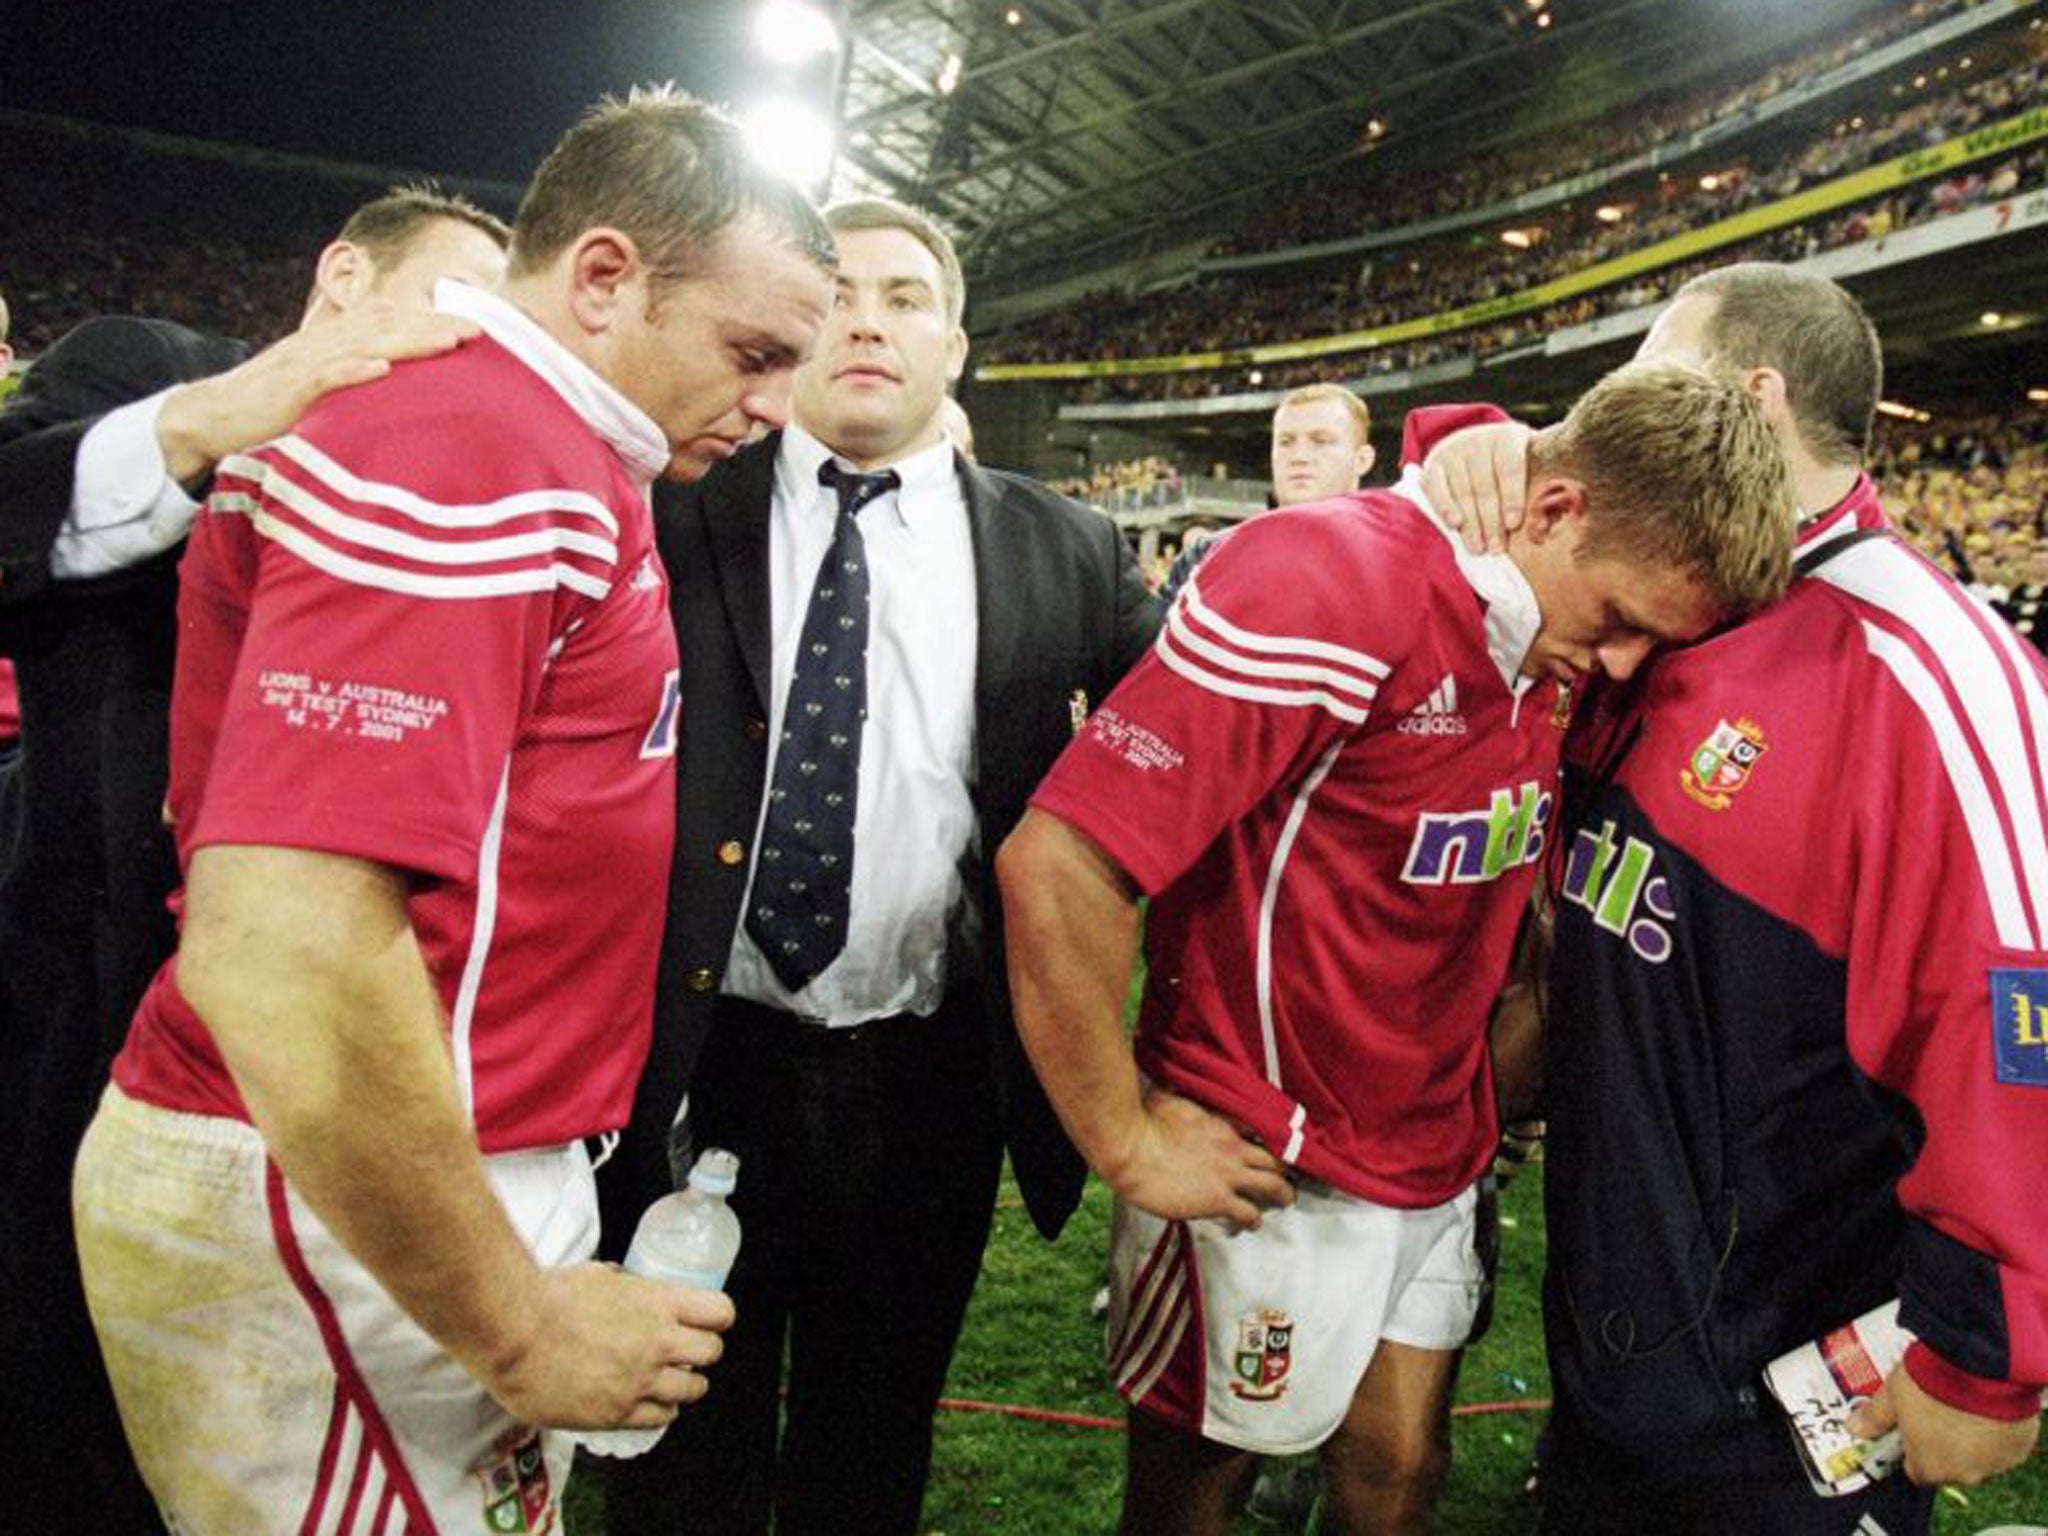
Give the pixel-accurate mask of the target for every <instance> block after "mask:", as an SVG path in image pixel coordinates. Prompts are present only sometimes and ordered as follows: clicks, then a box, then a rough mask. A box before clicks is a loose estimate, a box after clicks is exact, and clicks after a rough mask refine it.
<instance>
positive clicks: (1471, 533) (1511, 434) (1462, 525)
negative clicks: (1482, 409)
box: [1422, 421, 1535, 554]
mask: <svg viewBox="0 0 2048 1536" xmlns="http://www.w3.org/2000/svg"><path fill="white" fill-rule="evenodd" d="M1533 436H1535V434H1534V433H1533V432H1532V431H1530V429H1529V428H1527V427H1525V426H1523V425H1522V424H1521V423H1520V422H1518V421H1501V422H1491V423H1488V424H1487V425H1484V426H1478V427H1466V428H1464V429H1463V430H1462V431H1458V432H1453V433H1452V434H1451V435H1450V436H1449V437H1447V438H1445V439H1444V440H1443V441H1442V442H1440V443H1438V444H1437V445H1436V446H1435V447H1434V448H1432V449H1431V450H1430V451H1429V453H1428V454H1427V455H1426V456H1425V457H1424V458H1423V461H1422V494H1423V495H1425V496H1427V497H1428V498H1429V504H1430V505H1431V506H1432V507H1434V508H1435V509H1436V512H1437V515H1438V516H1439V517H1441V518H1442V519H1443V520H1444V522H1446V523H1447V524H1449V525H1450V526H1451V527H1452V528H1453V529H1455V530H1457V531H1458V532H1459V533H1460V534H1461V535H1463V537H1464V540H1465V547H1466V548H1467V549H1470V550H1471V551H1472V552H1473V553H1474V554H1487V553H1498V552H1499V551H1501V550H1503V549H1505V548H1506V547H1507V535H1508V534H1509V533H1510V532H1512V531H1513V530H1514V529H1516V528H1519V527H1521V526H1522V501H1523V498H1524V497H1525V496H1526V494H1527V491H1528V465H1529V439H1530V438H1531V437H1533Z"/></svg>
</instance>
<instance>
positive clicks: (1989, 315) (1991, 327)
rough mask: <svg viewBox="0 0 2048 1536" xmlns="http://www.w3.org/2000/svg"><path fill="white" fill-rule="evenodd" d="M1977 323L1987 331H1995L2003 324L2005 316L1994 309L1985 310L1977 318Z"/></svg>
mask: <svg viewBox="0 0 2048 1536" xmlns="http://www.w3.org/2000/svg"><path fill="white" fill-rule="evenodd" d="M1977 323H1978V324H1979V325H1981V326H1983V327H1984V329H1985V330H1987V331H1995V330H1997V329H1998V327H1999V326H2001V325H2003V324H2005V316H2003V315H2001V314H2000V313H1999V312H1998V311H1997V310H1995V309H1987V310H1985V311H1984V313H1983V314H1981V315H1979V316H1978V317H1977Z"/></svg>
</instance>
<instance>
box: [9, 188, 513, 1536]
mask: <svg viewBox="0 0 2048 1536" xmlns="http://www.w3.org/2000/svg"><path fill="white" fill-rule="evenodd" d="M504 237H505V231H504V226H503V225H502V224H501V223H499V221H498V220H496V219H494V218H492V217H491V216H490V215H488V214H486V213H483V212H482V211H480V210H478V209H476V208H474V207H472V206H470V205H469V204H467V203H465V202H462V201H460V200H458V199H451V198H443V197H440V196H439V195H437V194H433V193H430V192H426V191H422V190H419V189H406V190H401V191H399V192H396V193H393V194H390V195H387V196H385V197H381V198H378V199H376V200H375V201H373V202H371V203H369V204H366V205H365V206H364V207H363V208H361V209H359V210H357V212H356V214H355V215H354V216H352V217H351V218H350V220H349V221H348V223H347V224H346V225H345V226H344V227H343V229H342V231H341V232H340V234H339V235H338V236H337V238H336V239H335V240H334V241H332V242H331V243H330V244H329V245H328V246H327V247H326V248H325V249H324V250H323V251H322V252H321V254H320V257H319V259H318V262H317V263H316V266H315V269H314V282H313V287H312V291H311V294H310V296H309V298H308V302H307V307H306V312H305V316H304V319H303V321H302V322H301V326H300V328H299V330H298V331H296V332H295V333H294V334H293V335H291V336H289V337H286V338H285V339H283V340H281V341H279V342H277V343H276V344H275V345H274V346H272V347H270V348H268V349H266V350H264V351H262V352H259V353H257V354H256V355H255V356H253V357H251V356H250V355H249V352H248V349H247V348H246V347H245V346H243V345H242V344H241V343H240V342H237V341H231V340H228V339H226V338H224V337H219V336H209V335H205V334H202V333H200V332H196V331H192V330H188V329H187V328H185V327H184V326H181V325H176V324H173V323H171V322H168V321H162V320H149V319H139V318H127V317H117V318H106V319H98V320H91V321H87V322H86V323H85V324H83V325H80V326H78V327H77V328H75V329H74V330H72V331H70V332H68V333H67V334H66V335H65V336H63V337H62V338H60V339H59V340H58V341H57V342H56V343H55V344H54V345H53V346H52V347H51V348H50V349H49V351H48V352H46V353H45V354H44V355H43V356H42V357H41V358H40V359H38V360H37V362H36V364H35V366H34V367H33V368H32V369H31V370H30V372H29V374H28V375H27V377H26V378H25V379H24V380H23V382H22V385H21V387H20V388H19V389H18V390H17V391H15V393H14V394H13V395H12V396H10V397H9V399H8V401H7V403H6V407H5V409H4V410H0V654H5V655H9V656H12V657H13V658H15V659H16V660H17V662H18V664H19V671H20V686H21V710H22V740H23V756H22V760H21V762H20V765H19V768H18V774H19V781H18V782H17V783H16V784H15V785H14V786H13V789H14V791H16V792H18V793H19V795H20V798H21V807H20V809H21V825H20V834H19V842H18V844H17V845H16V848H15V850H14V853H13V856H12V857H11V858H10V859H8V860H7V861H6V862H5V863H4V865H0V992H4V993H5V994H6V996H5V998H4V1000H0V1022H4V1023H5V1026H6V1029H5V1038H4V1040H0V1081H5V1082H6V1084H7V1085H8V1087H7V1093H6V1095H5V1096H4V1100H0V1102H4V1104H5V1110H4V1114H0V1168H4V1169H5V1170H6V1172H5V1174H4V1180H0V1359H5V1360H6V1362H7V1368H6V1370H5V1371H4V1372H0V1435H5V1437H6V1439H7V1442H8V1443H10V1444H12V1445H14V1446H16V1447H18V1448H19V1450H20V1455H21V1459H22V1460H21V1470H20V1472H19V1474H18V1480H17V1482H16V1483H15V1484H14V1485H13V1486H14V1490H15V1493H16V1496H17V1498H18V1499H20V1500H21V1501H22V1507H24V1508H43V1507H47V1508H50V1509H62V1510H65V1511H67V1512H68V1513H69V1514H70V1515H71V1516H72V1517H74V1518H75V1519H76V1520H77V1521H78V1522H79V1525H80V1528H92V1529H102V1530H120V1531H140V1530H146V1529H150V1528H151V1527H152V1525H153V1522H154V1514H153V1506H152V1505H151V1503H150V1501H149V1499H148V1496H147V1495H146V1493H144V1491H143V1489H142V1485H141V1482H140V1480H139V1479H138V1478H137V1477H136V1476H135V1473H134V1470H133V1467H132V1464H131V1463H130V1461H129V1458H128V1454H127V1450H126V1447H125V1446H124V1444H123V1441H122V1436H121V1431H120V1426H119V1423H118V1422H117V1420H116V1418H115V1415H114V1409H113V1404H112V1402H111V1400H110V1399H109V1397H108V1393H107V1387H106V1381H105V1377H104V1374H103V1372H102V1368H101V1365H100V1359H99V1352H98V1349H97V1347H96V1346H95V1344H94V1342H93V1339H92V1334H91V1331H90V1325H89V1323H88V1320H87V1318H86V1314H85V1307H84V1302H83V1298H82V1296H81V1295H80V1293H79V1283H78V1276H77V1257H76V1254H75V1252H74V1250H73V1243H72V1226H71V1208H70V1181H71V1164H72V1158H73V1156H74V1154H75V1153H76V1152H77V1149H78V1143H79V1138H80V1136H81V1135H82V1134H83V1133H84V1129H85V1125H86V1122H87V1121H88V1120H89V1119H90V1117H91V1114H92V1109H93V1104H94V1102H95V1100H96V1099H97V1097H98V1094H99V1091H100V1089H101V1087H102V1086H103V1085H104V1084H105V1082H106V1080H107V1068H108V1064H109V1062H110V1061H111V1060H112V1058H113V1055H114V1052H115V1051H116V1050H117V1049H118V1048H119V1046H120V1044H121V1039H122V1037H123V1035H124V1034H125V1033H126V1029H127V1024H128V1019H129V1017H130V1015H132V1014H133V1012H134V1010H135V1005H136V1001H137V999H138V998H140V996H141V995H142V991H143V988H144V987H145V986H146V985H147V983H148V981H149V978H150V976H151V975H152V974H153V973H154V972H155V970H156V968H157V967H158V966H159V965H160V964H161V963H162V962H163V960H164V957H165V956H167V955H168V954H169V953H170V952H171V948H172V946H173V944H174V942H175V937H176V936H175V930H174V927H173V923H172V919H171V916H170V914H169V912H168V911H167V910H166V908H165V904H164V903H165V897H166V896H167V895H168V894H169V892H170V891H171V889H172V887H173V886H174V885H175V883H176V874H177V868H176V861H175V858H174V855H173V852H172V848H171V842H170V839H169V837H168V836H167V835H166V833H165V831H164V827H163V820H162V808H163V800H164V786H165V781H166V778H167V776H168V764H167V758H166V753H167V742H168V708H169V699H170V686H171V672H172V665H173V660H174V652H175V644H176V636H177V626H176V604H177V591H178V584H177V562H178V559H179V555H180V553H181V551H182V548H183V538H184V533H185V529H186V528H187V527H188V526H189V525H190V522H191V519H192V516H193V514H194V513H195V512H196V511H197V509H198V503H197V502H196V501H195V500H194V499H193V497H192V494H191V493H192V492H193V491H195V490H201V488H202V486H203V482H204V481H205V480H206V478H207V476H208V475H209V474H210V472H211V470H212V468H213V466H214V464H215V463H216V462H217V461H218V460H219V459H220V458H221V457H223V456H224V455H225V454H227V453H230V452H232V451H235V450H237V449H239V448H243V447H246V446H248V445H250V444H253V443H256V442H260V441H262V440H264V439H266V438H268V437H271V436H273V435H275V434H276V433H277V432H280V431H282V430H283V429H284V428H285V427H287V426H289V425H290V424H291V422H292V421H293V420H294V419H296V417H297V416H298V415H299V414H300V413H301V412H302V411H303V410H304V409H305V408H306V407H307V406H308V405H309V404H311V403H312V401H313V400H315V399H317V398H318V397H319V396H320V395H321V394H323V393H325V392H326V391H328V390H330V389H333V388H337V387H340V386H342V385H345V384H351V383H356V382H360V381H363V380H367V379H369V378H372V377H375V376H377V375H378V374H380V373H382V372H384V371H385V370H386V369H388V368H389V366H390V363H391V361H392V360H394V359H396V358H401V357H407V356H412V355H417V354H419V353H422V352H426V351H436V350H441V349H444V348H446V347H449V346H452V345H454V344H455V343H456V342H457V341H458V340H459V339H461V338H462V337H464V336H468V335H471V334H474V331H475V327H474V326H473V325H471V324H469V323H468V322H464V321H458V320H455V319H454V318H453V317H449V316H434V315H431V314H428V313H426V312H425V311H426V303H427V294H428V291H429V290H430V289H431V287H432V285H433V282H434V281H435V280H436V279H438V278H440V277H444V276H457V275H463V276H469V277H471V278H472V279H475V280H478V281H483V282H490V281H493V280H494V279H495V277H496V274H497V273H498V271H499V270H501V269H502V266H503V262H504V256H503V250H502V246H503V242H504ZM202 494H203V491H202ZM4 852H5V850H4V849H0V853H4Z"/></svg>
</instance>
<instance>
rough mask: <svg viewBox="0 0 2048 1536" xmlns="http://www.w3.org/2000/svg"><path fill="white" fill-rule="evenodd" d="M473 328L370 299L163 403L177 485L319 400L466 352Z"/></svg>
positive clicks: (277, 431) (161, 418)
mask: <svg viewBox="0 0 2048 1536" xmlns="http://www.w3.org/2000/svg"><path fill="white" fill-rule="evenodd" d="M476 334H477V326H476V324H475V322H474V321H470V320H465V319H462V318H461V317H460V316H457V315H445V314H439V313H436V312H434V311H431V310H426V311H420V310H410V309H408V310H401V309H400V308H398V307H397V306H396V305H394V304H392V303H391V302H390V301H389V300H387V299H368V300H365V301H364V302H363V303H362V304H360V305H358V306H357V307H356V308H354V309H351V310H350V311H349V312H348V313H347V314H344V315H336V316H332V317H330V318H328V319H326V320H324V321H323V322H321V323H320V324H318V325H314V326H308V327H306V328H305V329H302V330H297V331H294V332H292V334H291V335H289V336H287V337H285V338H284V339H283V340H282V341H278V342H274V343H273V344H272V345H270V346H268V347H265V348H264V349H263V350H262V351H261V352H258V353H257V354H256V355H255V356H254V357H252V358H250V359H249V360H248V361H247V362H245V363H243V364H241V365H240V366H239V367H236V368H230V369H229V370H228V371H227V372H226V373H220V374H215V375H214V376H213V377H212V378H208V379H200V380H197V381H196V382H194V383H191V384H186V385H182V386H181V387H179V388H177V389H174V390H172V391H171V392H170V394H169V395H168V396H166V397H165V400H164V404H163V408H162V410H161V411H160V412H159V414H158V417H157V439H158V442H159V444H160V445H161V447H162V449H163V453H164V462H165V465H166V467H167V468H168V469H169V471H170V473H171V476H172V478H173V479H176V480H179V481H181V482H190V481H192V480H194V479H196V478H198V477H199V476H202V475H204V474H206V473H208V472H209V471H211V470H212V469H213V467H214V466H215V465H217V464H218V463H219V462H220V461H221V460H222V459H224V458H226V457H227V456H228V455H229V454H231V453H238V452H240V451H241V450H243V449H245V448H253V447H255V446H256V445H257V444H258V443H265V442H268V441H269V440H270V439H272V438H274V437H277V436H279V435H281V434H282V433H284V432H286V431H289V430H290V428H291V426H292V424H293V423H294V422H296V421H297V420H298V419H299V418H300V417H301V416H303V415H305V414H306V412H307V411H308V410H310V409H312V407H313V406H314V405H315V404H316V403H317V402H318V401H319V400H320V398H321V397H322V396H323V395H326V394H329V393H331V392H332V391H334V390H337V389H345V388H347V387H348V386H349V385H351V384H365V383H368V382H369V381H370V380H372V379H377V378H382V377H383V376H384V375H385V374H387V373H389V372H390V371H391V365H392V364H393V363H397V362H403V361H405V360H406V359H408V358H415V357H428V356H432V355H433V354H435V353H438V352H446V351H449V350H450V349H451V348H454V347H457V346H460V345H461V344H462V343H463V342H464V341H467V340H468V339H470V338H471V337H473V336H475V335H476Z"/></svg>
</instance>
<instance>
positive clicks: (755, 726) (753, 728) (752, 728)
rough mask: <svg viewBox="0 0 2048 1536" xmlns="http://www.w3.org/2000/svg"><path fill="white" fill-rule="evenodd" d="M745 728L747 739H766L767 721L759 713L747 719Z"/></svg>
mask: <svg viewBox="0 0 2048 1536" xmlns="http://www.w3.org/2000/svg"><path fill="white" fill-rule="evenodd" d="M745 729H746V733H747V740H749V741H766V740H767V739H768V722H767V721H766V720H763V719H762V718H761V717H760V716H759V715H756V716H754V717H753V718H752V719H750V720H748V721H747V723H746V727H745Z"/></svg>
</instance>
